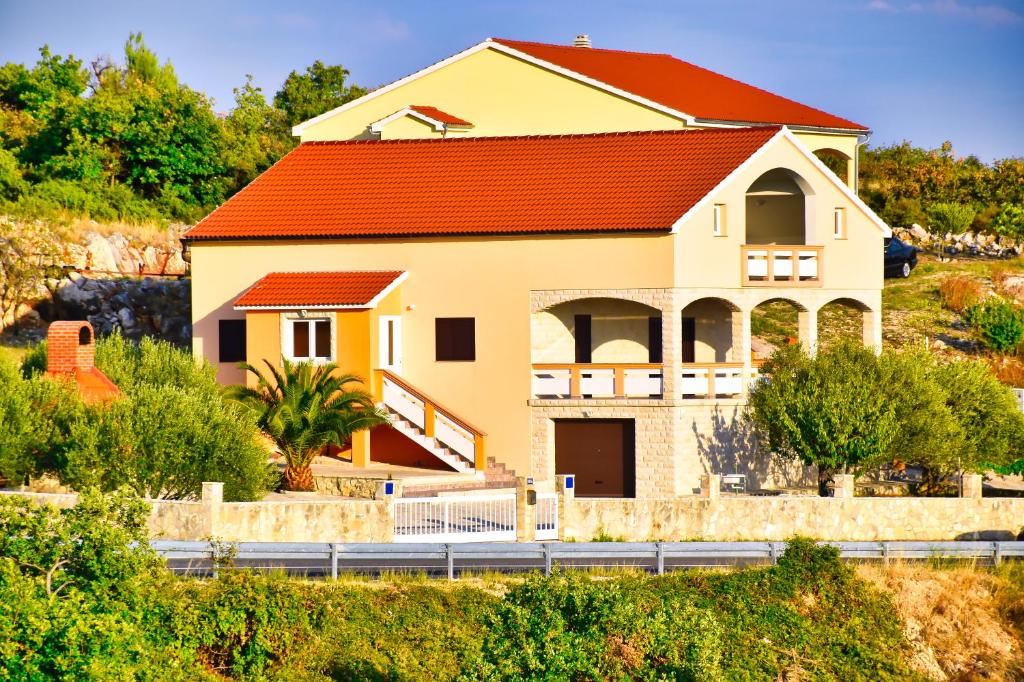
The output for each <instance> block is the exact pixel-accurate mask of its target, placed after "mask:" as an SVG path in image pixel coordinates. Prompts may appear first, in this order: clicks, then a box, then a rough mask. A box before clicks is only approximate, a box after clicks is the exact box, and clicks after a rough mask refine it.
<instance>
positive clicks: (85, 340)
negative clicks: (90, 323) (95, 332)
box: [78, 325, 92, 346]
mask: <svg viewBox="0 0 1024 682" xmlns="http://www.w3.org/2000/svg"><path fill="white" fill-rule="evenodd" d="M90 343H92V332H91V331H90V330H89V328H88V327H86V326H85V325H82V326H81V327H79V329H78V345H79V346H88V345H89V344H90Z"/></svg>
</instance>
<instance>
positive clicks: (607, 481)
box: [555, 419, 636, 497]
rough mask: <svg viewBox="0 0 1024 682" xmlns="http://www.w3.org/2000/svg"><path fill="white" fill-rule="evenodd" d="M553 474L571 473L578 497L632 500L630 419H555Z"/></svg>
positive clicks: (633, 463)
mask: <svg viewBox="0 0 1024 682" xmlns="http://www.w3.org/2000/svg"><path fill="white" fill-rule="evenodd" d="M555 473H557V474H575V475H576V495H577V496H579V497H634V496H635V495H636V456H635V448H634V428H633V420H632V419H559V420H556V421H555Z"/></svg>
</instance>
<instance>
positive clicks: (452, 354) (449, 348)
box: [434, 317, 476, 362]
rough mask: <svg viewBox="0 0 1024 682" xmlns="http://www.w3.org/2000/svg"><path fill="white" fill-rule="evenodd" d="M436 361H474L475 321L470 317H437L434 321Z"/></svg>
mask: <svg viewBox="0 0 1024 682" xmlns="http://www.w3.org/2000/svg"><path fill="white" fill-rule="evenodd" d="M434 335H435V339H436V343H437V354H436V357H437V361H438V362H452V361H463V362H464V361H473V360H476V320H475V319H474V318H472V317H438V318H436V319H435V320H434Z"/></svg>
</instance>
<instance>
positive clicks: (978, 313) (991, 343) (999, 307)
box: [964, 298, 1024, 353]
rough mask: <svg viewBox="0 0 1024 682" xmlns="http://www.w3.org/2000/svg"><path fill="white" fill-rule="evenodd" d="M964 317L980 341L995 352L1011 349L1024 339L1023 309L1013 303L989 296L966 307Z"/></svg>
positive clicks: (1005, 351)
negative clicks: (981, 301) (976, 332)
mask: <svg viewBox="0 0 1024 682" xmlns="http://www.w3.org/2000/svg"><path fill="white" fill-rule="evenodd" d="M964 317H965V319H966V320H967V322H968V323H969V324H971V325H972V326H973V327H974V328H975V329H976V330H977V331H978V334H979V335H980V336H981V340H982V342H983V343H984V344H985V345H986V346H988V347H989V348H991V349H992V350H994V351H996V352H999V353H1007V352H1009V351H1012V350H1014V349H1016V348H1017V347H1018V346H1019V345H1020V343H1021V340H1022V339H1024V310H1021V307H1020V306H1019V305H1017V304H1015V303H1011V302H1009V301H1006V300H1003V299H1001V298H990V299H988V300H986V301H984V302H983V303H978V304H976V305H973V306H970V307H969V308H967V310H966V311H965V315H964Z"/></svg>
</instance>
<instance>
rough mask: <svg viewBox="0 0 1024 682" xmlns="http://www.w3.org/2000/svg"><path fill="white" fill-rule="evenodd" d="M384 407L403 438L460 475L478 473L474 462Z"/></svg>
mask: <svg viewBox="0 0 1024 682" xmlns="http://www.w3.org/2000/svg"><path fill="white" fill-rule="evenodd" d="M382 407H383V408H384V411H385V412H387V413H388V416H390V417H391V427H392V428H393V429H395V431H398V432H399V433H401V434H402V435H403V436H405V437H406V438H408V439H409V440H411V441H412V442H414V443H416V444H417V445H419V446H420V447H422V448H423V449H424V450H426V451H427V452H429V453H430V454H432V455H433V456H434V457H437V458H438V459H439V460H441V461H442V462H444V463H445V464H446V465H448V466H449V467H450V468H452V469H453V470H455V471H458V472H459V473H462V474H468V473H473V472H474V471H476V469H475V468H474V467H473V462H471V461H469V460H468V459H466V458H465V457H463V456H462V455H460V454H459V453H458V452H456V451H455V450H452V449H451V448H449V447H448V446H446V445H445V444H444V443H442V442H441V441H439V440H438V439H437V438H431V437H429V436H427V435H426V434H425V433H424V432H423V429H421V428H420V427H418V426H416V425H415V424H413V423H412V422H411V421H409V420H408V419H406V418H405V417H403V416H402V415H400V414H399V413H398V412H395V411H394V410H392V409H390V408H389V407H388V406H387V405H382Z"/></svg>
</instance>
